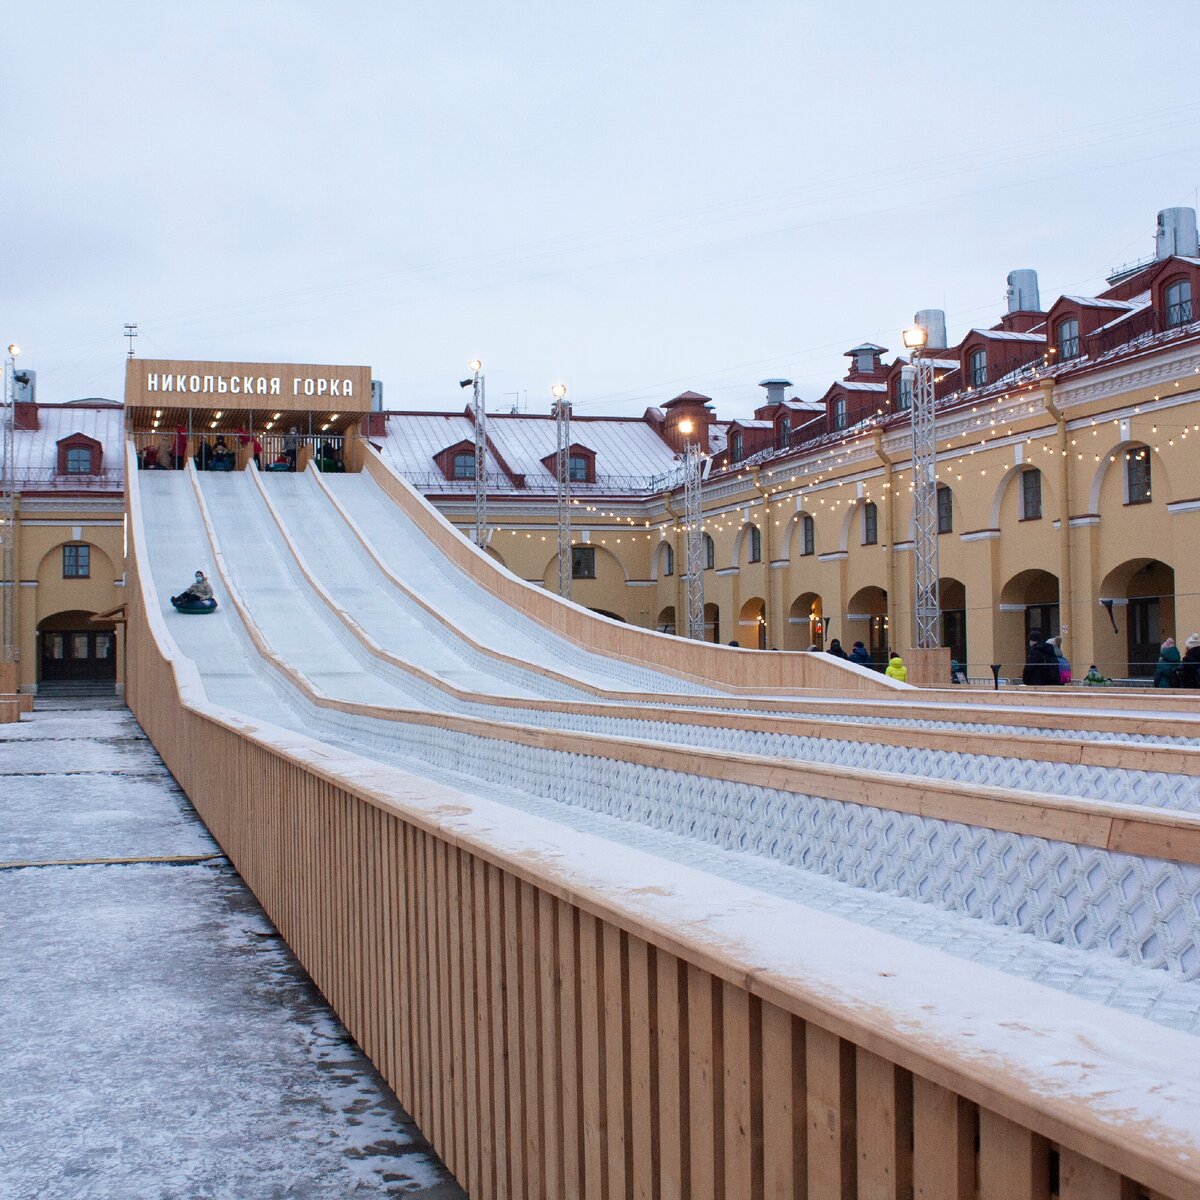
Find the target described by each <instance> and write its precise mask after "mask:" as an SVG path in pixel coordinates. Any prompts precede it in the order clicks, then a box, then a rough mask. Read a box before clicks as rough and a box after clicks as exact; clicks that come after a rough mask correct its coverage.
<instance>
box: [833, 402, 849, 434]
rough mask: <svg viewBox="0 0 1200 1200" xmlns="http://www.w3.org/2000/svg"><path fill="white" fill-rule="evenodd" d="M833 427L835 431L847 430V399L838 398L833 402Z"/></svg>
mask: <svg viewBox="0 0 1200 1200" xmlns="http://www.w3.org/2000/svg"><path fill="white" fill-rule="evenodd" d="M833 427H834V429H845V428H846V397H845V396H838V398H837V399H836V400H834V402H833Z"/></svg>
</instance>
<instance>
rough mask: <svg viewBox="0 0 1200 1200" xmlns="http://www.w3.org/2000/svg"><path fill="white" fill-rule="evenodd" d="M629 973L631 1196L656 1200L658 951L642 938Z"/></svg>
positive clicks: (631, 944)
mask: <svg viewBox="0 0 1200 1200" xmlns="http://www.w3.org/2000/svg"><path fill="white" fill-rule="evenodd" d="M626 953H627V955H628V972H629V1107H630V1111H629V1122H630V1147H629V1150H630V1154H629V1164H630V1179H629V1183H630V1192H631V1194H632V1196H633V1198H634V1200H654V1196H655V1186H654V1174H655V1172H654V1166H655V1162H654V1160H655V1148H656V1147H657V1146H658V1095H657V1087H656V1080H657V1074H658V1048H657V1038H656V1037H655V1017H654V1008H655V995H654V984H655V978H656V977H655V971H654V951H653V950H651V949H650V947H649V946H648V945H647V944H646V943H645V942H644V941H642V939H641V938H636V937H633V936H630V937H629V938H628V941H627V944H626Z"/></svg>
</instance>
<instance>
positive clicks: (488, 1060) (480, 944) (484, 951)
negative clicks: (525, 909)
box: [471, 858, 501, 1197]
mask: <svg viewBox="0 0 1200 1200" xmlns="http://www.w3.org/2000/svg"><path fill="white" fill-rule="evenodd" d="M487 882H488V867H487V864H486V863H485V862H484V861H483V859H481V858H476V859H473V860H472V864H471V904H472V907H473V909H474V917H475V932H474V943H475V979H476V992H475V1067H476V1071H477V1072H478V1076H479V1100H478V1113H479V1125H478V1141H477V1142H476V1146H477V1147H478V1150H479V1165H478V1167H477V1177H478V1182H477V1184H476V1187H475V1189H473V1191H475V1192H477V1193H478V1194H481V1195H483V1196H489V1197H490V1196H494V1195H495V1194H496V1145H497V1143H498V1142H499V1140H500V1132H501V1131H500V1126H499V1124H498V1123H497V1121H496V1097H495V1086H494V1082H493V1079H492V1062H493V1057H492V1003H491V1000H492V963H491V918H490V914H489V911H488V895H487Z"/></svg>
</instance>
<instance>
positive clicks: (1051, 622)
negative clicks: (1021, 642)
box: [1025, 604, 1058, 645]
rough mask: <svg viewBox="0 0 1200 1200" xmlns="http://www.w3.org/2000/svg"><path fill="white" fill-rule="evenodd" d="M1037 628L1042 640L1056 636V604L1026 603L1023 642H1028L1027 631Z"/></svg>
mask: <svg viewBox="0 0 1200 1200" xmlns="http://www.w3.org/2000/svg"><path fill="white" fill-rule="evenodd" d="M1031 629H1036V630H1038V631H1039V632H1040V633H1041V635H1042V640H1043V641H1046V640H1048V639H1050V638H1052V637H1057V636H1058V605H1057V604H1027V605H1026V606H1025V644H1026V645H1028V644H1029V631H1030V630H1031Z"/></svg>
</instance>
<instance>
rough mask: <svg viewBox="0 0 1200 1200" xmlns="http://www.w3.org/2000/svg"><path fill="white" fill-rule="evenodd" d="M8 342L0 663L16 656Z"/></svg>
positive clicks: (2, 420) (1, 448) (11, 353)
mask: <svg viewBox="0 0 1200 1200" xmlns="http://www.w3.org/2000/svg"><path fill="white" fill-rule="evenodd" d="M20 353H21V347H20V346H18V345H17V343H16V342H10V343H9V347H8V358H7V359H6V360H5V363H4V380H3V391H4V395H3V397H2V399H0V425H2V426H3V428H2V430H0V662H12V661H13V660H14V659H15V658H16V652H17V634H16V631H17V612H16V605H17V550H16V542H17V539H16V518H17V510H16V486H17V481H16V445H15V443H16V428H17V423H16V413H17V378H16V377H17V355H18V354H20Z"/></svg>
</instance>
